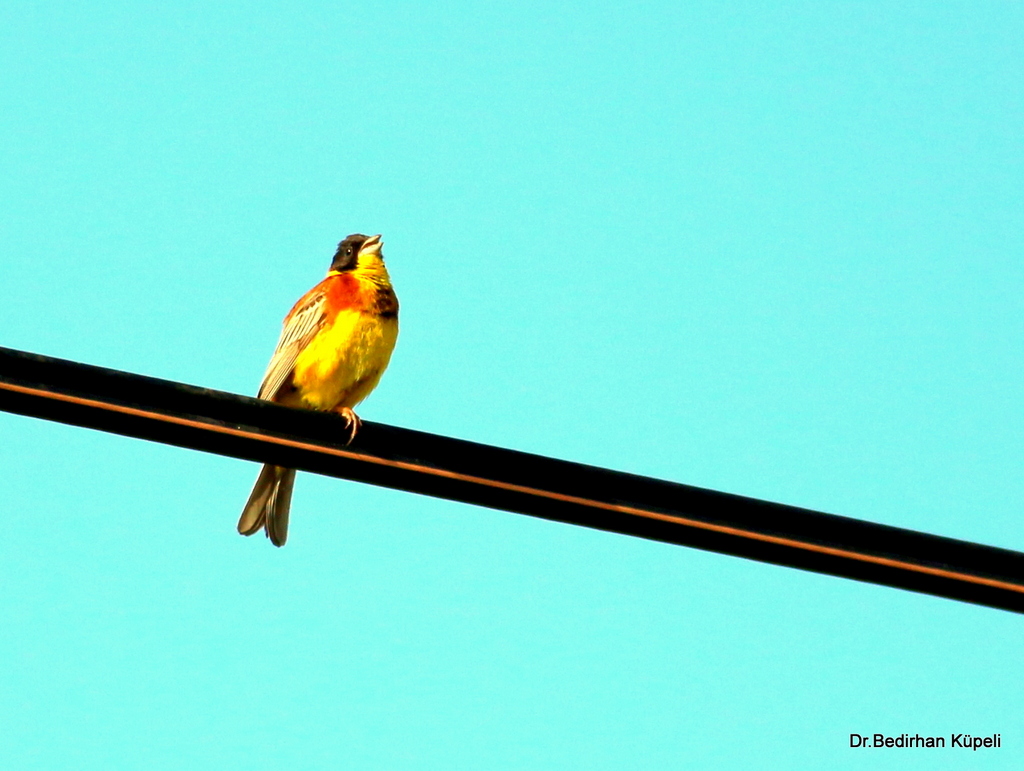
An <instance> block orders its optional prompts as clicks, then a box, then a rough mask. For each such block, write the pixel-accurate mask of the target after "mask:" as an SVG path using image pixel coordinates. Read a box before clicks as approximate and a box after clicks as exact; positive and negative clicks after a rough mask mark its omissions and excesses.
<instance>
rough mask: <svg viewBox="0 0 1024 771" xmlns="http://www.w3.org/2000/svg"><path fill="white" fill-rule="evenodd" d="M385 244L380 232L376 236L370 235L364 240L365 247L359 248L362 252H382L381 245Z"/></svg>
mask: <svg viewBox="0 0 1024 771" xmlns="http://www.w3.org/2000/svg"><path fill="white" fill-rule="evenodd" d="M382 246H384V242H383V241H381V239H380V233H378V234H377V235H375V236H370V237H369V238H367V239H366V240H365V241H364V242H363V248H362V249H360V250H359V252H360V254H380V249H381V247H382Z"/></svg>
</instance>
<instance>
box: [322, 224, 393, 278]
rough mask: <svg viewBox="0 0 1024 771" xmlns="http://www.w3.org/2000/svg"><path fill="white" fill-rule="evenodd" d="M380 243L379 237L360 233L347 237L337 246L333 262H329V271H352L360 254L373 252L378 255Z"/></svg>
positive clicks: (357, 262)
mask: <svg viewBox="0 0 1024 771" xmlns="http://www.w3.org/2000/svg"><path fill="white" fill-rule="evenodd" d="M381 243H382V242H381V240H380V236H364V235H363V234H362V233H353V234H352V235H350V236H347V237H346V238H345V240H344V241H342V242H341V243H340V244H338V251H336V252H335V253H334V260H333V261H332V262H331V270H332V271H338V272H342V271H346V270H352V269H353V268H355V267H356V265H358V264H359V254H360V252H374V253H375V254H377V255H379V254H380V247H381Z"/></svg>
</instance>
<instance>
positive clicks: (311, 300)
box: [257, 286, 326, 401]
mask: <svg viewBox="0 0 1024 771" xmlns="http://www.w3.org/2000/svg"><path fill="white" fill-rule="evenodd" d="M324 299H325V292H324V291H323V289H321V287H319V286H317V287H316V288H315V289H314V290H313V291H312V292H310V293H309V294H308V295H307V296H306V297H303V298H302V299H301V300H300V301H299V302H298V303H297V304H296V305H295V307H294V308H292V311H291V313H289V314H288V316H287V318H285V320H284V329H282V330H281V339H280V340H278V341H277V348H275V349H274V355H273V356H271V357H270V364H268V365H267V371H266V373H265V374H264V375H263V382H262V383H261V384H260V391H259V394H257V396H258V397H259V398H260V399H269V400H271V401H273V399H274V397H276V396H277V394H278V393H279V392H280V390H281V388H282V386H284V385H285V384H286V383H287V382H288V378H289V376H290V375H291V374H292V369H293V368H294V367H295V359H297V358H298V356H299V353H301V351H302V349H303V348H305V347H306V345H308V344H309V341H310V340H312V339H313V336H314V335H315V334H316V333H317V332H319V331H320V329H321V328H322V327H323V325H324V320H325V318H326V313H325V309H324Z"/></svg>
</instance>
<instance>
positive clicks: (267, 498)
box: [238, 466, 295, 546]
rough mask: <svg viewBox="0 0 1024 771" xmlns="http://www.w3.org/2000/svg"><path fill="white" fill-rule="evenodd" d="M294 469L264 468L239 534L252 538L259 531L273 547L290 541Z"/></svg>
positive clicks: (246, 507) (255, 486) (248, 503)
mask: <svg viewBox="0 0 1024 771" xmlns="http://www.w3.org/2000/svg"><path fill="white" fill-rule="evenodd" d="M294 485H295V469H290V468H282V467H281V466H264V467H263V469H262V470H261V471H260V475H259V476H258V477H257V478H256V484H255V485H254V486H253V488H252V493H251V494H250V495H249V500H248V501H247V502H246V504H245V508H244V509H242V516H241V518H239V520H238V532H239V533H241V534H242V535H252V534H253V533H255V532H256V531H257V530H259V529H260V528H263V529H265V530H266V531H267V537H268V538H269V539H270V542H271V543H273V544H274V546H284V544H285V541H287V540H288V512H289V511H290V510H291V505H292V488H293V487H294Z"/></svg>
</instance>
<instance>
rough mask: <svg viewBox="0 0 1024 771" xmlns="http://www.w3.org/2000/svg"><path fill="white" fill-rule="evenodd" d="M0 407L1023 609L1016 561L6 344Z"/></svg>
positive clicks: (1021, 571) (0, 351) (995, 552)
mask: <svg viewBox="0 0 1024 771" xmlns="http://www.w3.org/2000/svg"><path fill="white" fill-rule="evenodd" d="M0 409H2V410H6V411H8V412H14V413H19V414H22V415H29V416H33V417H37V418H44V419H47V420H56V421H59V422H62V423H69V424H71V425H76V426H83V427H87V428H94V429H99V430H101V431H109V432H112V433H117V434H123V435H125V436H132V437H137V438H141V439H148V440H151V441H157V442H163V443H166V444H173V445H177V446H180V447H187V448H190V449H196V450H203V451H205V452H213V453H218V454H220V455H227V456H232V457H236V458H245V459H249V460H254V461H261V462H267V463H274V464H277V465H282V466H289V467H292V468H297V469H300V470H304V471H312V472H314V473H318V474H324V475H327V476H334V477H340V478H343V479H352V480H356V481H360V482H367V483H369V484H376V485H382V486H384V487H391V488H394V489H398V490H407V491H410V492H415V493H421V494H424V495H432V496H436V497H439V498H447V499H449V500H455V501H462V502H465V503H472V504H477V505H480V506H488V507H490V508H495V509H504V510H507V511H514V512H518V513H522V514H530V515H532V516H536V517H543V518H545V519H550V520H554V521H558V522H566V523H569V524H574V525H583V526H586V527H592V528H598V529H601V530H608V531H612V532H616V533H623V534H626V535H632V536H638V537H641V538H649V539H653V540H657V541H665V542H668V543H674V544H679V545H683V546H692V547H695V548H699V549H706V550H710V551H715V552H720V553H722V554H731V555H735V556H739V557H746V558H748V559H755V560H760V561H762V562H771V563H775V564H778V565H786V566H789V567H795V568H800V569H803V570H811V571H815V572H818V573H826V574H829V575H835V576H842V577H845V578H853V579H857V580H860V581H868V582H871V583H876V584H883V585H886V586H892V587H897V588H901V589H908V590H911V591H916V592H923V593H927V594H933V595H936V596H940V597H947V598H950V599H956V600H962V601H965V602H972V603H977V604H980V605H988V606H991V607H995V608H1002V609H1004V610H1012V611H1015V612H1018V613H1019V612H1024V554H1022V553H1019V552H1015V551H1010V550H1007V549H1000V548H996V547H993V546H984V545H981V544H976V543H971V542H968V541H959V540H955V539H952V538H944V537H941V536H936V535H930V534H927V533H920V532H916V531H912V530H905V529H902V528H896V527H890V526H888V525H880V524H875V523H872V522H864V521H861V520H856V519H850V518H848V517H840V516H836V515H833V514H823V513H821V512H816V511H810V510H808V509H802V508H797V507H795V506H786V505H783V504H778V503H770V502H768V501H761V500H757V499H753V498H745V497H742V496H737V495H731V494H729V493H721V492H715V491H713V490H705V489H702V488H698V487H691V486H689V485H682V484H676V483H673V482H666V481H662V480H658V479H651V478H649V477H642V476H636V475H633V474H625V473H622V472H618V471H610V470H608V469H603V468H596V467H594V466H586V465H582V464H579V463H572V462H569V461H563V460H556V459H554V458H546V457H543V456H539V455H531V454H528V453H522V452H516V451H513V450H505V449H501V448H498V447H492V446H489V445H482V444H476V443H473V442H466V441H462V440H459V439H451V438H447V437H442V436H437V435H435V434H427V433H423V432H419V431H411V430H409V429H403V428H396V427H394V426H387V425H383V424H379V423H371V422H365V423H364V424H363V426H362V429H361V430H360V432H359V434H358V436H357V437H356V439H355V441H354V442H353V443H352V445H351V446H345V445H344V444H343V443H342V442H343V440H342V439H341V438H342V437H346V436H347V432H346V431H345V430H344V422H343V421H342V419H341V418H340V417H338V416H334V415H330V414H324V413H315V412H308V411H304V410H293V409H288V408H285V407H281V406H278V405H276V404H270V403H268V402H263V401H259V400H257V399H252V398H249V397H246V396H238V395H236V394H229V393H224V392H221V391H213V390H209V389H205V388H198V387H196V386H190V385H185V384H182V383H175V382H172V381H167V380H158V379H155V378H149V377H144V376H141V375H133V374H130V373H126V372H120V371H117V370H109V369H103V368H100V367H93V366H90V365H85V364H77V363H74V362H69V361H64V360H61V359H53V358H50V357H46V356H40V355H37V354H31V353H25V352H22V351H16V350H12V349H8V348H0ZM233 514H234V513H233V512H225V517H226V518H227V517H229V516H233Z"/></svg>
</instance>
